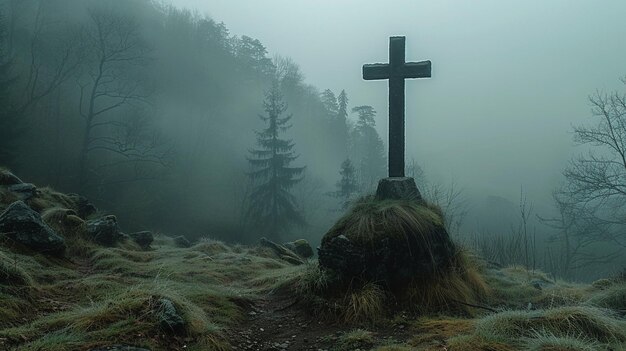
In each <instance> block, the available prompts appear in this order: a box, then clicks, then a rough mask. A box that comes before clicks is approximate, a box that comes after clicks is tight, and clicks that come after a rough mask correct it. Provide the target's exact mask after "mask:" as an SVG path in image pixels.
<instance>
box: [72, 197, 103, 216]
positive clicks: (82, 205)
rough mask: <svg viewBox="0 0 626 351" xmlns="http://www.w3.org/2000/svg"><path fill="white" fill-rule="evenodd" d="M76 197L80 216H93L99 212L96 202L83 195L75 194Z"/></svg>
mask: <svg viewBox="0 0 626 351" xmlns="http://www.w3.org/2000/svg"><path fill="white" fill-rule="evenodd" d="M73 195H74V196H75V197H76V209H77V210H78V217H80V218H82V219H87V218H88V217H89V216H92V215H94V214H96V212H98V209H97V208H96V206H94V204H92V203H91V202H89V200H88V199H87V198H86V197H84V196H81V195H76V194H73Z"/></svg>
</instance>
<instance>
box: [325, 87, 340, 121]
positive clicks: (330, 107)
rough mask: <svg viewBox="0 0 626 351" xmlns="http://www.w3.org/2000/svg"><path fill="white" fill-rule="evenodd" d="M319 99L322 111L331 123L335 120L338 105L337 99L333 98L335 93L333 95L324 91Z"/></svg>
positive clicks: (330, 91)
mask: <svg viewBox="0 0 626 351" xmlns="http://www.w3.org/2000/svg"><path fill="white" fill-rule="evenodd" d="M320 98H321V100H322V104H323V105H324V109H325V110H326V113H327V114H328V116H327V117H328V119H329V120H331V121H332V120H334V119H335V118H337V113H338V112H339V105H338V103H337V97H336V96H335V93H333V92H332V90H330V89H326V90H324V91H323V92H322V94H321V96H320Z"/></svg>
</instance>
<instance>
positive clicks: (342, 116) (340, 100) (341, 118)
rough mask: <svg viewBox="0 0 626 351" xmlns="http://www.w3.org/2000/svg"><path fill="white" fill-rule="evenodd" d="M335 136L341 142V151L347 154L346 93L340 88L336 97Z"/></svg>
mask: <svg viewBox="0 0 626 351" xmlns="http://www.w3.org/2000/svg"><path fill="white" fill-rule="evenodd" d="M337 104H338V105H339V110H338V111H337V123H336V124H337V129H338V130H337V136H338V138H339V139H340V140H341V142H342V146H343V147H342V150H341V151H342V153H343V154H344V155H345V156H348V94H346V91H345V90H342V91H341V93H339V96H338V97H337Z"/></svg>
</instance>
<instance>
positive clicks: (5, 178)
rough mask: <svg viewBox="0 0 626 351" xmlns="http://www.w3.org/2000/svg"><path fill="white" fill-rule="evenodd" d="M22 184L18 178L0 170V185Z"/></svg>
mask: <svg viewBox="0 0 626 351" xmlns="http://www.w3.org/2000/svg"><path fill="white" fill-rule="evenodd" d="M22 183H24V182H23V181H22V180H21V179H20V178H18V177H17V176H16V175H15V174H13V173H11V172H9V171H7V170H2V169H0V185H5V186H6V185H15V184H22Z"/></svg>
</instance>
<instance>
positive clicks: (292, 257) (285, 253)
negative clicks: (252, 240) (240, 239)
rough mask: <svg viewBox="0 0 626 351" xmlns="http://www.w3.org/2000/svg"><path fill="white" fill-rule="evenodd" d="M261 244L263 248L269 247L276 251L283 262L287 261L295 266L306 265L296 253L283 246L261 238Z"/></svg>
mask: <svg viewBox="0 0 626 351" xmlns="http://www.w3.org/2000/svg"><path fill="white" fill-rule="evenodd" d="M259 244H260V245H261V246H263V247H267V248H269V249H271V250H272V251H274V253H275V254H276V256H278V258H280V259H281V260H283V261H286V262H289V263H291V264H295V265H299V264H304V261H303V260H302V258H300V257H299V256H298V255H297V254H296V253H295V252H293V251H291V250H289V249H288V248H286V247H284V246H283V245H279V244H277V243H275V242H273V241H271V240H268V239H266V238H261V241H260V242H259Z"/></svg>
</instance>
